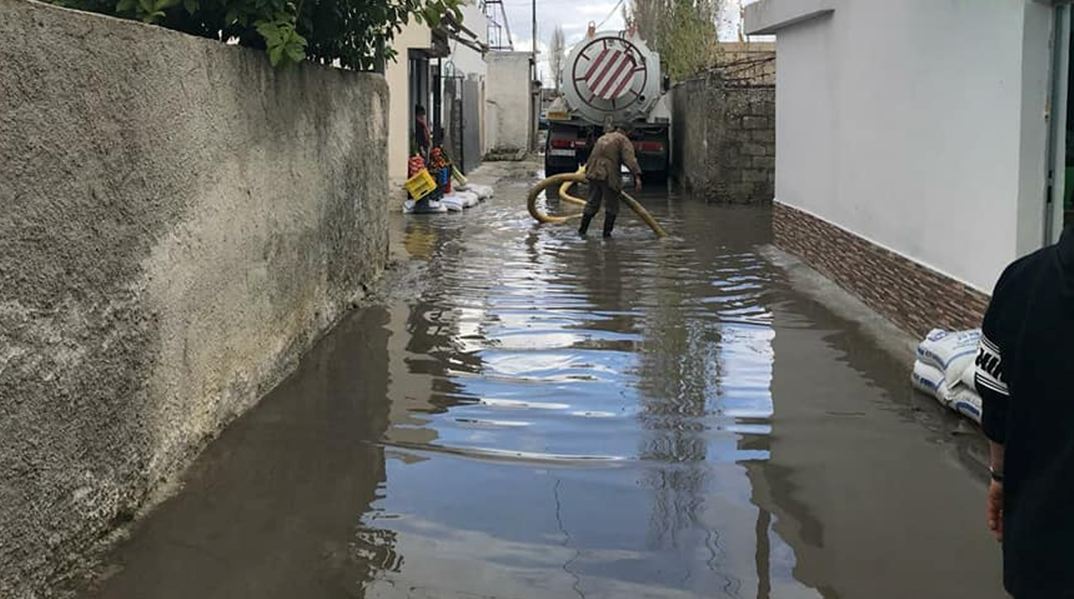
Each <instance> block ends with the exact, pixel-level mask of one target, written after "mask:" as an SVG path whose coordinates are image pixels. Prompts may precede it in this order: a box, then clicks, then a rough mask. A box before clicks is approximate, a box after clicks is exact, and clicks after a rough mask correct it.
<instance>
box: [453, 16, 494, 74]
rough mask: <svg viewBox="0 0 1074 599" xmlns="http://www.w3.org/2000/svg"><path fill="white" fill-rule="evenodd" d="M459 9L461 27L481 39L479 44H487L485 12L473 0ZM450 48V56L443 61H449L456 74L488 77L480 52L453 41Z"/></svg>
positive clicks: (487, 26)
mask: <svg viewBox="0 0 1074 599" xmlns="http://www.w3.org/2000/svg"><path fill="white" fill-rule="evenodd" d="M459 8H460V10H462V25H463V27H466V28H467V29H469V30H470V31H473V32H474V33H476V34H477V35H478V36H479V38H480V39H481V43H483V44H488V41H489V32H488V28H489V25H488V19H487V18H486V17H485V12H484V11H483V10H482V9H481V7H480V6H478V4H477V2H476V1H475V0H469V1H468V2H467V3H466V4H463V5H462V6H460V7H459ZM450 46H451V56H450V57H449V58H446V59H444V60H445V61H448V60H450V61H451V62H452V63H453V64H454V65H455V69H456V70H457V72H461V73H466V74H467V75H474V76H477V77H480V78H482V79H483V78H484V77H485V76H486V75H488V63H487V62H485V57H484V56H482V55H481V53H480V52H478V51H476V50H474V49H472V48H469V47H467V46H464V45H463V44H460V43H458V42H457V41H454V40H452V41H451V42H450Z"/></svg>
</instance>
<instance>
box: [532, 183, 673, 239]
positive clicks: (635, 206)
mask: <svg viewBox="0 0 1074 599" xmlns="http://www.w3.org/2000/svg"><path fill="white" fill-rule="evenodd" d="M583 182H585V167H582V168H581V169H579V170H578V172H575V173H563V174H560V175H552V176H551V177H548V178H547V179H545V180H543V181H541V182H540V183H538V184H537V185H536V186H534V188H533V189H531V190H530V194H529V196H528V197H527V198H526V209H527V210H529V213H530V216H532V217H533V218H535V219H536V220H537V222H540V223H546V224H554V225H559V224H563V223H566V222H569V221H571V220H573V219H576V218H580V217H581V215H580V214H571V215H568V216H554V215H551V214H547V213H545V212H544V211H542V210H541V209H540V208H538V207H537V198H538V197H540V195H541V192H543V191H544V190H545V189H548V188H549V187H551V186H553V185H559V198H560V199H561V200H562V201H564V202H567V203H570V204H576V205H579V206H584V205H585V203H586V202H585V200H583V199H582V198H579V197H577V196H574V195H571V193H570V189H571V187H572V186H573V185H574V184H575V183H583ZM622 197H623V202H625V203H626V205H627V206H630V209H631V210H633V211H634V213H635V214H637V215H638V217H639V218H641V220H643V221H645V224H647V225H649V228H651V229H652V230H653V233H656V236H657V237H667V236H668V234H667V231H665V230H664V228H663V227H661V226H660V223H658V222H656V219H655V218H653V215H652V214H649V211H648V210H646V209H645V207H644V206H642V205H641V204H639V203H638V202H637V200H635V199H634V198H632V197H630V195H628V194H627V193H626V192H625V191H624V192H622Z"/></svg>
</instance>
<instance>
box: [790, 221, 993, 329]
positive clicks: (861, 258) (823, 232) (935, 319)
mask: <svg viewBox="0 0 1074 599" xmlns="http://www.w3.org/2000/svg"><path fill="white" fill-rule="evenodd" d="M772 223H773V229H774V237H775V241H776V244H777V245H779V246H780V247H782V248H783V249H785V250H787V251H789V252H791V253H793V254H797V255H798V256H800V257H801V258H802V259H803V260H804V261H805V262H806V263H808V264H809V265H810V266H812V267H813V268H815V269H817V270H818V271H820V272H821V273H823V274H824V275H825V276H827V277H829V278H831V279H832V280H834V281H835V282H836V283H837V284H838V285H839V286H840V287H842V288H843V289H845V290H847V291H849V292H850V293H853V294H854V295H856V296H857V297H859V298H861V299H862V300H863V301H864V302H865V303H866V304H868V305H869V307H871V308H872V309H874V310H876V311H877V312H880V313H881V314H883V315H884V316H886V317H887V318H889V319H891V320H892V322H894V323H895V324H896V325H898V326H899V327H901V328H903V329H905V330H906V331H907V332H909V333H913V334H915V335H917V336H921V337H923V336H924V335H925V334H926V333H928V332H929V330H930V329H932V328H935V327H939V328H945V329H949V330H956V329H970V328H976V327H979V326H981V318H982V317H983V315H984V311H985V309H986V308H987V307H988V300H989V297H988V296H987V295H985V294H983V293H981V292H980V291H977V290H976V289H973V288H970V287H968V286H966V285H964V284H962V283H960V282H958V281H956V280H954V279H951V278H949V277H946V276H944V275H942V274H940V273H938V272H936V271H934V270H932V269H930V268H927V267H925V266H922V265H920V264H918V263H916V262H914V261H912V260H908V259H907V258H904V257H902V256H900V255H898V254H895V253H893V252H890V251H888V250H885V249H884V248H881V247H879V246H877V245H875V244H873V243H871V242H869V241H867V240H865V239H863V238H861V237H858V236H857V235H854V234H852V233H849V232H847V231H845V230H843V229H840V228H839V227H836V226H834V225H832V224H831V223H828V222H826V221H823V220H821V219H819V218H817V217H815V216H812V215H810V214H807V213H805V212H802V211H801V210H798V209H795V208H792V207H790V206H787V205H785V204H780V203H778V202H777V203H776V204H775V208H774V210H773V217H772Z"/></svg>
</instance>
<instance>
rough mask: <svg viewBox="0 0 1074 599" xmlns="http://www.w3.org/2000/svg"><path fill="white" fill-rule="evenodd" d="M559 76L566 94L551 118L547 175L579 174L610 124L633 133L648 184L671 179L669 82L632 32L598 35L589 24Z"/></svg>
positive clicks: (657, 57) (555, 105)
mask: <svg viewBox="0 0 1074 599" xmlns="http://www.w3.org/2000/svg"><path fill="white" fill-rule="evenodd" d="M558 77H559V89H560V93H561V94H562V95H561V96H560V97H559V98H558V99H556V101H555V102H553V104H552V106H550V107H549V109H548V115H547V118H548V140H547V142H546V146H545V172H546V174H548V175H553V174H556V173H563V172H573V171H575V170H577V168H578V167H579V166H580V165H582V164H584V163H585V161H586V160H587V159H588V158H589V148H591V147H592V145H593V142H594V141H596V138H597V137H599V136H600V135H601V133H603V128H604V124H605V123H606V122H611V123H613V124H615V125H622V126H625V127H627V128H628V129H629V130H630V132H631V135H630V137H631V139H632V140H633V141H634V147H635V150H636V151H637V155H638V161H639V162H640V163H641V167H642V171H643V172H644V174H645V179H646V180H653V179H657V180H662V179H664V178H665V177H666V176H667V169H668V127H669V123H670V114H671V113H670V111H669V110H668V106H667V100H666V97H665V96H666V89H667V83H666V81H665V79H664V77H663V76H662V74H661V70H660V55H659V54H657V53H656V52H654V51H652V50H650V49H649V47H648V46H647V45H646V44H645V42H644V41H643V40H642V39H641V38H640V37H639V36H638V35H637V33H636V32H635V31H634V30H633V29H627V30H625V31H600V32H598V31H595V28H594V27H593V25H592V23H591V24H590V28H589V31H588V32H587V34H586V37H585V38H584V39H582V41H580V42H578V43H577V44H575V45H574V47H573V48H571V51H570V53H569V54H568V55H567V59H566V61H564V65H563V68H562V71H561V72H560V73H559V74H558Z"/></svg>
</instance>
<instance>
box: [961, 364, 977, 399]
mask: <svg viewBox="0 0 1074 599" xmlns="http://www.w3.org/2000/svg"><path fill="white" fill-rule="evenodd" d="M976 379H977V363H976V361H971V362H970V363H969V364H967V365H966V368H964V369H963V370H962V378H961V381H960V382H961V383H962V386H964V387H965V388H967V389H969V390H970V391H973V392H974V393H976V392H977V380H976Z"/></svg>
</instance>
